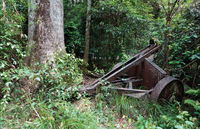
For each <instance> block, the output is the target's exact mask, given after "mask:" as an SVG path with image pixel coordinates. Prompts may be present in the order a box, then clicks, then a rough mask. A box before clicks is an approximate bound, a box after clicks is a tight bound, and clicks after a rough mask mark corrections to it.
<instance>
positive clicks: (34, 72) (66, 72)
mask: <svg viewBox="0 0 200 129" xmlns="http://www.w3.org/2000/svg"><path fill="white" fill-rule="evenodd" d="M82 63H83V61H82V60H81V59H76V58H75V57H74V56H73V55H71V54H65V55H63V56H59V57H57V58H56V59H55V62H54V63H53V65H54V66H51V65H37V66H35V67H38V68H39V69H38V68H35V69H31V68H29V67H19V68H17V69H11V70H9V71H5V72H2V73H1V74H0V76H1V83H0V84H1V95H2V97H4V98H7V97H8V96H10V95H11V93H14V92H15V93H16V92H19V91H25V92H27V90H26V88H27V89H28V88H30V90H31V91H29V92H31V93H32V92H34V93H35V92H36V93H37V92H39V93H44V94H43V95H44V96H45V98H46V99H50V98H52V99H53V98H54V99H55V98H60V99H61V98H62V99H70V98H71V97H72V96H71V95H73V94H74V93H76V92H77V90H78V89H77V88H78V87H77V85H79V84H80V83H81V82H82V71H81V69H80V67H81V65H82ZM30 81H31V82H30ZM29 82H30V83H31V84H30V86H29V85H28V83H29ZM74 85H75V86H76V87H74V88H70V89H68V88H69V87H73V86H74ZM13 90H14V91H13ZM75 95H77V94H75ZM18 97H20V96H18ZM74 97H78V96H74Z"/></svg>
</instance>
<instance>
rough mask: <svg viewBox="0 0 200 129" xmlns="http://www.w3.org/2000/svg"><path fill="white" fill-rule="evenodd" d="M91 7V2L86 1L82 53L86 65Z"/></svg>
mask: <svg viewBox="0 0 200 129" xmlns="http://www.w3.org/2000/svg"><path fill="white" fill-rule="evenodd" d="M91 5H92V2H91V0H87V17H86V29H85V51H84V61H85V62H87V63H88V58H89V46H90V25H91V13H90V12H91Z"/></svg>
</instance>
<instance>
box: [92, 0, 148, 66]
mask: <svg viewBox="0 0 200 129" xmlns="http://www.w3.org/2000/svg"><path fill="white" fill-rule="evenodd" d="M150 10H151V8H150V7H149V6H148V4H145V3H143V2H142V1H131V0H124V1H120V0H106V1H99V2H96V3H95V4H94V8H93V10H92V27H91V33H92V37H91V49H90V52H91V53H93V54H94V56H95V57H97V58H98V57H101V58H100V59H97V60H94V63H95V64H96V65H97V66H99V67H101V68H106V67H107V68H108V67H111V66H112V65H113V63H116V62H119V61H120V60H122V58H123V55H124V54H133V53H135V52H136V50H137V49H140V48H142V47H144V46H145V45H146V44H147V43H148V40H149V34H148V30H149V22H150V18H151V15H150V14H149V13H148V12H149V11H150ZM136 47H137V49H134V48H136ZM105 48H106V49H105Z"/></svg>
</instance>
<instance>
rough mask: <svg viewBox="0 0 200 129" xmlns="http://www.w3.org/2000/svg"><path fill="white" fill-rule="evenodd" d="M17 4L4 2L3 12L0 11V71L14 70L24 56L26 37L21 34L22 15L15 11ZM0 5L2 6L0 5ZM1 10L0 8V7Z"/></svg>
mask: <svg viewBox="0 0 200 129" xmlns="http://www.w3.org/2000/svg"><path fill="white" fill-rule="evenodd" d="M20 4H21V5H24V6H25V3H24V2H23V1H22V0H21V1H19V2H15V1H11V0H8V1H6V8H5V10H1V11H0V28H1V31H0V59H1V61H0V71H1V72H2V71H4V70H7V69H10V68H16V67H17V66H18V65H19V64H20V59H21V58H23V57H24V56H25V51H24V50H25V49H24V48H23V47H24V46H25V41H26V35H24V34H23V30H22V29H23V26H22V25H23V23H24V21H25V18H24V14H23V13H21V12H19V11H17V10H16V9H17V7H18V5H20ZM1 5H2V4H1ZM1 8H2V7H1Z"/></svg>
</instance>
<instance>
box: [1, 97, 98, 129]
mask: <svg viewBox="0 0 200 129" xmlns="http://www.w3.org/2000/svg"><path fill="white" fill-rule="evenodd" d="M0 107H1V110H0V126H1V128H16V129H17V128H29V129H35V128H38V129H46V128H53V129H55V128H58V129H94V128H96V126H97V125H98V123H99V121H98V119H97V118H96V115H95V112H93V111H91V110H87V111H84V112H82V111H80V110H78V109H77V108H76V107H75V106H73V105H72V104H71V103H68V102H66V101H51V102H49V103H45V102H43V101H39V100H29V99H27V100H26V101H25V103H24V104H20V103H16V104H11V105H6V107H4V106H2V105H0Z"/></svg>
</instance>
